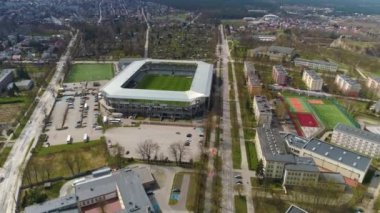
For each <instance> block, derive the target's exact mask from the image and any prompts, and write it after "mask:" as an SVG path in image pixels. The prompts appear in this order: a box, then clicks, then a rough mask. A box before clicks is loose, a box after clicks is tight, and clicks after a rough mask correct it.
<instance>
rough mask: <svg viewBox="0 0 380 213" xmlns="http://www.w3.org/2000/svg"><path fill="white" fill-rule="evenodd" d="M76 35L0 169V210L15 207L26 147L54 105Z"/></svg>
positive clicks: (31, 144)
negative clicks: (1, 179)
mask: <svg viewBox="0 0 380 213" xmlns="http://www.w3.org/2000/svg"><path fill="white" fill-rule="evenodd" d="M77 35H78V33H76V34H75V35H74V36H73V37H72V39H71V41H70V43H69V45H68V47H67V50H66V53H65V54H64V55H62V56H61V58H60V60H59V62H58V63H57V68H56V72H55V73H54V76H53V77H52V79H51V81H50V83H49V85H48V87H47V88H46V90H45V92H44V93H43V95H42V96H41V97H40V98H39V101H38V104H37V106H36V108H35V110H34V112H33V114H32V115H31V117H30V121H31V122H30V123H28V124H26V126H25V127H24V129H23V131H22V133H21V134H20V136H19V138H18V139H17V140H16V141H15V143H14V145H13V148H12V151H11V153H10V155H9V157H8V159H7V161H6V162H5V164H4V167H3V170H2V171H1V174H0V175H1V176H3V177H4V180H3V182H2V183H0V212H2V213H13V212H15V211H16V200H17V198H18V193H19V188H20V186H21V183H22V172H23V169H22V168H23V167H24V165H25V163H26V162H27V161H28V159H29V158H30V156H31V154H30V152H29V150H31V149H32V148H33V147H34V146H35V145H36V142H37V139H38V137H39V135H40V134H41V132H42V127H43V120H44V117H45V113H48V112H50V111H51V110H52V108H53V105H54V101H55V96H56V87H57V85H58V84H59V81H60V80H61V79H62V78H63V76H64V73H63V67H64V65H65V64H66V62H67V58H68V57H69V56H70V51H71V48H72V47H73V45H74V43H75V41H76V39H77Z"/></svg>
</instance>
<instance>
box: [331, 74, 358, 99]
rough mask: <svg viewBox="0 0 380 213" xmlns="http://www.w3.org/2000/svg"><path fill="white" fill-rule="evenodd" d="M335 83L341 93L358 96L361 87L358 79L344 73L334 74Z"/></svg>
mask: <svg viewBox="0 0 380 213" xmlns="http://www.w3.org/2000/svg"><path fill="white" fill-rule="evenodd" d="M335 84H336V85H337V86H338V88H339V90H340V91H341V92H342V93H343V94H345V95H349V96H358V95H359V92H360V90H361V88H362V87H361V85H360V84H359V82H358V81H356V80H354V79H352V78H350V77H348V76H346V75H336V77H335Z"/></svg>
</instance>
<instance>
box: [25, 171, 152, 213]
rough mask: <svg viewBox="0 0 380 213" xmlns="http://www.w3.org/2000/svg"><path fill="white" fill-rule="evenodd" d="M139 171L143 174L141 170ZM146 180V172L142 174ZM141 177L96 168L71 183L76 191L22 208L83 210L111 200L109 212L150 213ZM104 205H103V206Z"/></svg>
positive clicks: (46, 212)
mask: <svg viewBox="0 0 380 213" xmlns="http://www.w3.org/2000/svg"><path fill="white" fill-rule="evenodd" d="M139 173H140V174H146V172H145V171H144V172H142V170H140V172H139ZM143 178H145V180H147V178H148V179H149V177H148V176H146V177H143ZM143 184H144V182H143V180H142V179H141V177H140V176H139V175H138V173H137V172H135V171H134V170H133V168H132V169H129V168H127V169H121V170H118V171H116V172H111V170H109V169H103V170H99V171H96V172H94V173H93V175H92V176H91V177H86V178H85V179H84V180H81V181H80V182H78V183H75V184H74V189H75V193H74V194H72V195H68V196H65V197H60V198H57V199H53V200H50V201H47V202H44V203H42V204H35V205H32V206H28V207H26V208H25V213H50V212H65V213H74V212H83V211H89V210H92V209H97V208H99V205H100V204H107V203H111V202H112V203H113V206H112V212H118V213H153V212H157V210H156V209H155V208H154V207H153V205H152V203H151V201H150V199H149V197H148V195H147V193H146V191H145V190H149V189H146V188H144V186H143ZM105 208H106V207H105Z"/></svg>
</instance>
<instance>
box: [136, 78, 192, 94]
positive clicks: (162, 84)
mask: <svg viewBox="0 0 380 213" xmlns="http://www.w3.org/2000/svg"><path fill="white" fill-rule="evenodd" d="M192 81H193V78H192V77H188V76H176V75H155V74H147V75H145V76H144V77H143V79H141V81H140V82H138V83H137V86H136V89H150V90H169V91H187V90H189V89H190V87H191V83H192Z"/></svg>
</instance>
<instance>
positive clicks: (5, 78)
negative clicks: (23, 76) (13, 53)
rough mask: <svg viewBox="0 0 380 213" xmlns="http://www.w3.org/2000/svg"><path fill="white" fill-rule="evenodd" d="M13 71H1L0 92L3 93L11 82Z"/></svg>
mask: <svg viewBox="0 0 380 213" xmlns="http://www.w3.org/2000/svg"><path fill="white" fill-rule="evenodd" d="M15 71H16V70H15V69H3V70H1V72H0V92H4V91H5V90H6V88H7V86H8V84H9V83H11V82H13V73H14V72H15Z"/></svg>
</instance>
